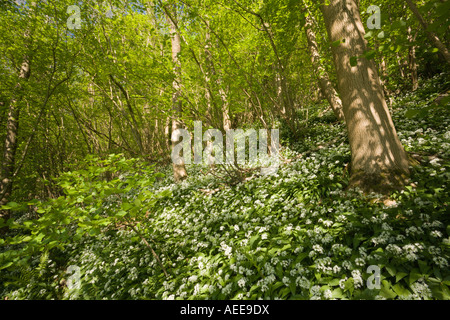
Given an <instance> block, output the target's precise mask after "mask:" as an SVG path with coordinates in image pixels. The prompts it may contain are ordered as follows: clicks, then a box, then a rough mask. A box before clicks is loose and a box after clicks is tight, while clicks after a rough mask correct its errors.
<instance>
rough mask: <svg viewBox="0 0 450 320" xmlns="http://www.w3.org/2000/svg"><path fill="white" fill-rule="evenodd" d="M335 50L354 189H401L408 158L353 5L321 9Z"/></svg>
mask: <svg viewBox="0 0 450 320" xmlns="http://www.w3.org/2000/svg"><path fill="white" fill-rule="evenodd" d="M321 9H322V12H323V15H324V20H325V24H326V28H327V32H328V35H329V38H330V40H331V42H335V41H340V44H339V45H337V46H332V53H333V59H334V64H335V66H336V73H337V79H338V90H339V92H340V93H341V99H342V104H343V110H344V116H345V121H346V125H347V130H348V135H349V141H350V148H351V152H352V160H351V161H352V162H351V178H350V185H351V186H358V187H360V188H361V189H363V190H365V191H377V192H387V191H388V190H390V189H396V188H399V187H401V186H403V185H404V184H405V183H406V181H407V177H408V175H409V170H408V158H407V155H406V152H405V150H404V149H403V146H402V145H401V143H400V140H399V138H398V136H397V132H396V130H395V127H394V123H393V122H392V119H391V116H390V114H389V110H388V107H387V104H386V101H385V98H384V96H383V90H382V87H381V84H380V79H379V76H378V74H377V70H376V67H375V64H374V62H373V61H370V60H367V59H365V58H358V60H357V65H356V66H351V63H350V61H351V58H352V57H360V56H361V55H362V54H363V53H364V52H365V51H366V50H367V48H366V46H367V45H366V42H365V39H364V33H365V32H364V27H363V24H362V22H361V17H360V15H359V10H358V6H357V4H356V1H355V0H345V1H342V0H331V1H330V4H329V5H327V6H325V5H324V6H322V7H321Z"/></svg>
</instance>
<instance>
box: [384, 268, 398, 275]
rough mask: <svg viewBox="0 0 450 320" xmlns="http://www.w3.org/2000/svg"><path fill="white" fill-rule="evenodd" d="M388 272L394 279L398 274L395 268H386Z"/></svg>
mask: <svg viewBox="0 0 450 320" xmlns="http://www.w3.org/2000/svg"><path fill="white" fill-rule="evenodd" d="M386 270H387V272H389V274H390V275H391V276H392V277H393V276H395V274H396V273H397V270H396V269H395V267H393V266H386Z"/></svg>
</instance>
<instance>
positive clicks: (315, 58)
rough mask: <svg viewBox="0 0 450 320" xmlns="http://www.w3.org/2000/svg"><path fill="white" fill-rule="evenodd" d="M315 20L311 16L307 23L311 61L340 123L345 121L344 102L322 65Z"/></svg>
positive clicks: (322, 89) (320, 85)
mask: <svg viewBox="0 0 450 320" xmlns="http://www.w3.org/2000/svg"><path fill="white" fill-rule="evenodd" d="M313 19H314V18H313V17H312V16H311V15H308V16H307V17H306V23H305V32H306V38H307V39H308V47H309V52H310V54H311V61H312V65H313V68H314V70H316V76H317V80H318V82H319V87H320V90H321V91H322V94H323V95H324V96H325V98H326V99H327V100H328V103H329V104H330V106H331V109H333V112H334V114H335V115H336V118H338V120H340V121H344V112H343V111H342V101H341V99H340V98H339V96H338V93H337V92H336V90H335V89H334V87H333V84H332V83H331V80H330V77H329V76H328V73H327V71H326V70H325V68H324V67H323V66H322V65H321V63H320V54H319V46H318V45H317V41H316V34H315V33H314V30H313V22H314V20H313Z"/></svg>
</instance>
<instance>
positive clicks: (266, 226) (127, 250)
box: [1, 81, 450, 300]
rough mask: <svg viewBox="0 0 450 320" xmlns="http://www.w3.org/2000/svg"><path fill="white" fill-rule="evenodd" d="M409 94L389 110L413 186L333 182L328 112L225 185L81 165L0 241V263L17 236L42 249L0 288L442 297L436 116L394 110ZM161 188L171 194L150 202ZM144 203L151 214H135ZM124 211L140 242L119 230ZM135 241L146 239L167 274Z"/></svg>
mask: <svg viewBox="0 0 450 320" xmlns="http://www.w3.org/2000/svg"><path fill="white" fill-rule="evenodd" d="M433 85H434V84H433V81H431V82H430V83H429V84H427V85H426V86H424V87H423V90H428V86H433ZM419 96H420V91H419V92H417V95H416V96H412V95H405V96H403V97H398V98H397V100H396V101H395V103H394V105H393V106H392V108H393V117H394V120H395V121H397V123H398V128H399V136H400V138H401V141H402V143H403V144H404V145H405V147H406V148H407V149H408V151H409V152H411V153H415V154H420V155H421V160H420V165H417V166H414V167H412V168H411V170H412V175H411V181H412V184H411V185H410V186H407V187H406V188H405V190H403V191H401V192H396V193H394V194H392V195H390V197H389V198H386V197H383V196H381V195H378V194H369V195H364V194H362V193H360V192H359V191H358V190H346V188H345V187H346V183H345V181H346V179H347V178H348V177H347V172H346V166H347V164H348V163H349V161H350V151H349V149H348V145H347V143H346V135H345V128H344V126H343V125H341V124H336V123H329V121H328V120H327V119H326V118H327V117H324V118H321V117H313V118H311V119H310V120H309V122H308V123H309V124H310V130H308V131H306V132H305V133H304V136H303V138H302V139H301V140H300V141H298V142H297V143H296V144H291V145H290V150H289V148H287V147H285V148H284V149H283V157H288V158H289V159H292V161H291V162H290V163H289V164H286V165H283V166H281V167H280V169H279V171H278V172H277V174H276V175H274V176H267V177H259V176H256V175H255V176H252V177H250V179H248V181H245V182H242V183H239V184H237V185H235V186H231V187H226V186H225V187H224V186H221V185H220V183H218V182H217V180H216V179H215V178H214V176H212V175H205V174H201V172H200V171H199V168H196V167H195V166H191V167H188V170H189V173H190V177H189V178H188V179H187V180H186V181H184V182H183V183H181V184H173V181H172V180H171V179H172V178H171V177H170V176H168V177H166V178H164V179H160V180H155V179H154V177H155V176H154V174H153V173H152V170H150V169H148V167H147V166H145V165H143V164H141V163H139V162H137V161H136V160H125V159H123V158H122V157H120V156H111V157H110V158H107V159H106V160H99V159H96V158H91V159H88V160H87V162H86V163H85V164H84V165H83V166H82V167H83V168H82V169H79V170H76V171H72V172H69V173H67V175H64V176H63V177H61V179H59V180H58V181H59V182H58V183H59V185H61V187H62V188H63V190H64V192H65V193H66V196H65V197H63V198H61V199H62V200H61V199H59V200H58V199H57V200H55V201H54V202H53V201H51V202H48V203H46V204H45V205H43V204H40V205H38V207H39V209H38V210H39V212H40V213H39V214H40V215H41V217H40V218H39V219H37V220H27V221H24V222H22V224H21V226H20V229H18V230H19V231H20V235H17V236H16V237H11V238H8V239H7V241H6V242H7V243H8V246H9V247H8V248H9V251H4V252H3V253H2V254H3V257H5V255H6V253H7V252H10V251H12V250H11V246H13V243H21V242H22V244H21V245H22V246H23V245H24V241H25V240H24V239H23V237H26V236H29V237H31V238H28V239H27V240H29V241H28V242H25V243H27V244H30V243H32V242H33V241H35V242H39V243H41V244H40V245H39V244H36V245H35V246H34V247H35V248H36V249H37V248H39V247H42V248H45V250H44V251H43V252H44V253H46V254H39V253H37V254H34V255H33V258H32V260H31V261H29V262H28V263H27V264H23V265H22V267H17V266H19V262H18V261H12V262H13V265H10V266H9V267H8V266H7V267H5V269H4V270H2V272H3V273H2V277H3V278H2V279H5V281H4V283H5V285H4V287H3V288H2V289H1V290H2V291H1V296H2V297H4V296H8V297H9V298H17V299H26V298H41V299H49V298H67V297H69V298H77V299H259V298H263V299H445V300H447V299H450V292H449V285H450V273H449V269H448V261H449V259H450V246H449V243H450V242H449V239H450V233H449V231H450V227H449V222H450V220H449V217H448V212H447V211H448V210H447V207H448V199H449V194H448V192H449V191H448V188H446V184H447V183H448V180H449V178H450V177H449V173H448V168H449V167H450V162H449V148H448V145H449V143H450V136H449V132H448V127H449V125H450V123H449V120H448V119H444V120H443V119H442V118H440V117H439V114H435V113H431V114H430V115H429V116H428V117H427V118H426V119H415V118H413V119H408V118H404V117H403V114H404V112H405V109H406V108H408V103H410V102H411V101H417V99H418V97H419ZM321 119H323V120H324V121H323V122H322V120H321ZM313 124H314V125H313ZM418 127H420V128H419V129H417V128H418ZM320 146H322V147H320ZM312 150H314V151H312ZM147 170H148V171H147ZM108 172H112V173H114V172H118V173H116V174H113V176H109V174H108ZM119 172H120V173H119ZM138 172H139V174H137V175H136V173H138ZM107 177H109V178H107ZM105 178H106V179H105ZM165 194H172V196H171V197H165V196H157V195H165ZM142 195H144V196H142ZM90 196H92V198H90ZM34 205H36V203H35V204H34ZM130 205H131V206H130ZM8 206H9V207H10V208H11V209H16V210H18V209H19V208H20V204H14V203H10V204H9V205H8ZM56 208H58V209H57V210H56ZM41 210H42V211H41ZM146 210H149V211H150V212H151V214H150V215H148V216H147V217H146V218H145V219H144V218H142V213H143V211H146ZM58 212H64V215H62V214H59V215H58ZM131 216H132V217H135V219H136V222H138V224H139V232H140V233H141V235H142V236H143V237H140V236H139V235H137V234H136V233H135V232H134V231H133V230H132V229H130V228H127V227H126V223H128V222H127V220H126V218H127V217H131ZM65 218H67V219H70V221H72V222H69V221H66V222H67V223H68V224H69V225H71V226H72V229H70V230H71V231H70V232H71V233H70V236H68V237H67V238H66V239H65V238H64V237H63V236H62V235H63V234H64V231H63V230H64V228H66V229H67V226H68V224H66V223H65V222H64V221H65V220H64V219H65ZM46 221H47V222H46ZM50 221H52V223H50ZM103 222H104V223H105V225H103ZM106 222H107V223H106ZM121 223H124V226H123V227H115V228H113V227H112V225H113V224H116V225H117V224H119V225H120V224H121ZM16 226H17V227H18V225H17V224H16ZM26 226H27V227H26ZM56 230H59V231H56ZM77 230H81V231H77ZM36 232H40V233H41V234H44V236H43V237H42V239H39V235H38V234H36ZM27 233H28V234H27ZM143 238H144V239H148V240H147V241H148V242H149V243H151V244H152V245H154V248H155V250H156V251H157V252H158V254H159V257H160V259H161V263H162V265H163V266H164V267H165V269H166V270H167V273H168V275H169V276H168V277H167V278H166V277H165V275H164V274H163V272H162V271H161V270H162V269H161V267H160V264H159V263H158V261H157V259H156V258H155V256H154V255H153V254H152V253H151V252H150V251H149V250H148V248H147V246H146V245H145V243H144V241H143ZM56 239H57V240H58V243H57V244H56V245H55V247H54V248H53V249H52V250H50V248H51V247H52V245H51V241H54V240H56ZM64 239H65V240H64ZM14 241H15V242H14ZM23 248H24V249H23V250H25V248H26V246H24V247H23ZM15 251H17V252H19V251H20V250H19V248H16V249H15ZM39 257H41V259H39ZM4 262H5V261H4ZM69 265H75V266H79V267H80V272H81V278H80V281H81V287H80V288H79V289H78V291H77V294H76V295H73V296H68V295H67V289H66V288H65V287H64V285H62V284H61V283H62V281H63V280H64V279H67V276H68V275H67V273H66V272H65V270H66V269H67V267H68V266H69ZM370 265H375V266H378V267H379V268H380V271H381V287H380V288H379V289H376V288H375V289H369V288H368V287H367V280H369V277H370V276H371V275H372V274H371V273H367V268H368V266H370ZM38 266H40V268H41V269H35V268H37V267H38ZM31 270H41V271H39V272H37V271H31ZM25 281H27V282H28V283H30V285H29V286H28V287H27V286H25V285H24V282H25ZM19 284H20V285H19Z"/></svg>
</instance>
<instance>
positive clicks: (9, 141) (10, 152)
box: [0, 57, 30, 218]
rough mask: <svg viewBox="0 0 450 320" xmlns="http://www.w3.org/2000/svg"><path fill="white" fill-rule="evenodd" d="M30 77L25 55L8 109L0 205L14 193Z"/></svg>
mask: <svg viewBox="0 0 450 320" xmlns="http://www.w3.org/2000/svg"><path fill="white" fill-rule="evenodd" d="M29 77H30V62H29V58H28V57H25V58H24V61H23V63H22V66H21V68H20V73H19V82H18V83H17V85H16V88H15V89H16V90H15V92H14V95H15V97H14V98H13V99H12V100H11V102H10V104H9V110H8V118H7V123H6V138H5V144H4V149H3V162H2V170H1V181H0V195H1V197H0V206H2V205H5V204H6V203H7V202H8V201H9V197H10V196H11V193H12V188H13V181H14V171H15V159H16V150H17V146H18V144H17V138H18V133H19V117H20V101H21V100H22V95H23V87H22V82H23V81H24V80H27V79H28V78H29ZM0 217H3V218H7V217H8V213H6V212H4V213H2V212H1V211H0Z"/></svg>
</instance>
